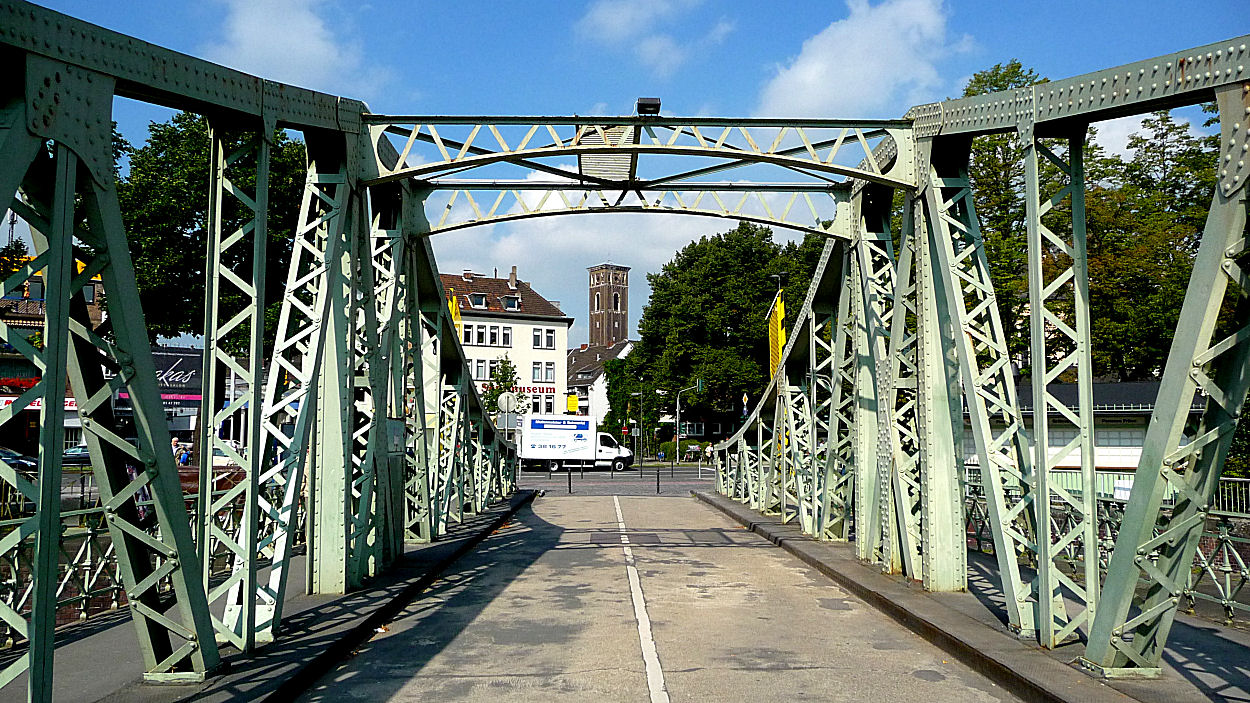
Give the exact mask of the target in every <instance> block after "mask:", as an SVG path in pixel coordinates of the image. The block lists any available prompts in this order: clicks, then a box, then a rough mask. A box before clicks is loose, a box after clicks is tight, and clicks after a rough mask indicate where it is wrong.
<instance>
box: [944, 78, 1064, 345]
mask: <svg viewBox="0 0 1250 703" xmlns="http://www.w3.org/2000/svg"><path fill="white" fill-rule="evenodd" d="M1045 80H1046V79H1044V78H1042V77H1041V76H1039V75H1038V74H1037V73H1036V72H1035V71H1033V70H1032V69H1025V68H1024V67H1023V66H1022V65H1021V64H1020V62H1019V61H1018V60H1016V59H1012V60H1011V61H1008V62H1007V63H1005V64H1002V63H1000V64H995V65H994V66H993V67H992V68H990V69H988V70H985V71H981V72H979V73H976V74H973V76H972V78H971V79H969V81H968V85H967V86H966V87H965V88H964V92H963V96H964V97H969V96H973V95H983V94H985V93H993V92H996V91H1000V90H1011V89H1013V88H1023V87H1025V86H1030V85H1034V84H1036V83H1042V82H1045ZM968 175H969V178H970V179H971V181H972V194H973V200H974V203H975V205H976V208H977V214H978V216H979V217H980V221H981V235H982V236H983V237H984V240H985V256H986V258H987V259H988V261H989V265H990V278H991V280H992V281H993V282H994V293H995V296H996V297H997V301H998V313H999V318H1000V319H1001V320H1002V322H1003V332H1004V333H1005V334H1006V337H1007V350H1008V353H1009V354H1010V355H1011V357H1012V358H1013V359H1017V360H1021V359H1023V358H1024V356H1025V355H1026V354H1027V353H1028V349H1029V331H1028V323H1027V320H1026V319H1025V318H1026V315H1027V311H1028V303H1029V286H1028V277H1027V275H1028V263H1029V258H1028V246H1027V244H1028V239H1027V237H1026V235H1025V231H1024V214H1025V206H1024V148H1023V147H1022V145H1021V144H1020V140H1019V139H1018V138H1017V136H1016V134H1015V133H1014V132H1007V133H1003V134H990V135H985V136H980V137H977V138H976V139H974V140H973V141H972V150H971V154H970V156H969V174H968Z"/></svg>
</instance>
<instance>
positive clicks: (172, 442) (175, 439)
mask: <svg viewBox="0 0 1250 703" xmlns="http://www.w3.org/2000/svg"><path fill="white" fill-rule="evenodd" d="M169 448H170V449H171V450H172V451H173V453H174V456H175V457H177V456H178V450H179V449H181V448H182V447H179V446H178V435H174V436H173V437H172V438H171V439H170V440H169Z"/></svg>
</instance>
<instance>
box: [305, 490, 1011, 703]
mask: <svg viewBox="0 0 1250 703" xmlns="http://www.w3.org/2000/svg"><path fill="white" fill-rule="evenodd" d="M665 473H667V472H665ZM564 478H565V477H564V476H563V475H561V476H557V477H552V478H551V479H550V481H551V483H552V484H553V489H552V490H550V491H549V492H548V493H547V494H546V496H544V497H540V498H538V499H537V500H536V501H535V502H534V504H533V506H532V508H528V509H523V510H522V511H521V512H520V513H518V514H517V516H516V517H515V518H514V519H513V521H512V522H510V523H509V524H508V525H506V526H505V527H504V528H503V529H500V530H499V531H498V532H496V533H495V534H493V535H491V536H490V537H489V538H487V539H486V540H485V541H484V542H483V543H482V544H481V545H479V547H478V548H477V549H476V550H475V551H473V552H472V553H470V554H468V555H466V556H465V557H464V558H462V559H461V560H460V561H459V562H457V563H456V564H455V565H454V566H453V567H452V568H451V569H450V570H449V571H448V573H447V574H446V575H445V577H444V578H442V579H440V580H439V581H438V582H436V584H435V585H434V587H433V588H432V589H431V590H430V591H429V592H427V593H426V594H425V595H424V596H423V597H422V598H420V599H419V600H417V601H416V602H414V603H413V604H412V605H411V606H409V607H408V608H407V609H406V610H405V611H404V612H403V613H402V614H401V615H400V616H399V617H398V618H397V619H396V620H395V621H394V622H392V623H391V624H390V625H389V626H388V627H387V628H386V629H385V631H382V632H379V633H378V634H377V636H376V637H375V638H374V639H373V640H371V641H370V642H369V643H368V644H367V645H365V646H364V647H362V648H361V649H360V650H359V652H358V653H357V654H356V656H354V657H353V658H351V659H349V660H347V661H346V662H344V663H342V664H341V665H340V666H338V667H337V668H335V669H333V670H331V671H328V672H327V674H326V675H325V677H324V678H323V679H322V680H321V681H320V682H319V683H318V685H316V686H315V687H314V688H313V689H312V690H311V691H309V692H307V693H306V694H305V695H304V697H303V699H302V700H305V701H355V700H359V701H382V700H397V701H489V702H491V703H498V702H499V701H509V702H511V701H543V702H544V703H545V702H548V701H579V702H583V701H592V702H595V703H607V702H610V701H644V702H645V701H650V702H651V703H660V702H663V701H770V702H771V701H779V700H805V701H874V700H875V701H890V700H917V701H952V702H957V703H978V702H982V701H1001V700H1015V699H1014V698H1012V697H1011V696H1010V694H1008V693H1007V692H1005V691H1003V690H1002V689H1000V688H998V687H996V686H995V685H994V684H993V683H991V682H989V681H988V680H986V679H984V678H983V677H981V676H980V675H978V674H976V673H974V672H973V671H971V670H970V669H968V668H967V667H965V666H964V665H962V664H960V663H958V662H956V661H954V660H952V659H950V658H949V657H948V656H947V655H946V654H945V653H944V652H942V651H941V650H940V649H938V648H937V647H934V646H933V645H931V644H929V643H928V642H926V641H924V640H923V639H921V638H920V637H918V636H917V635H915V634H913V633H911V632H910V631H908V630H907V629H905V628H903V627H902V626H900V625H898V624H897V623H895V622H894V621H892V620H890V619H889V618H887V617H885V616H884V615H881V614H880V613H878V612H877V611H876V610H874V609H873V608H872V607H870V606H868V605H866V604H864V603H863V602H861V601H859V600H858V599H856V598H854V597H853V596H851V595H849V594H848V593H846V592H845V591H843V590H842V589H840V588H839V587H838V586H837V585H835V584H834V583H833V582H832V581H830V580H828V579H827V578H825V577H824V576H822V575H821V574H820V573H818V572H816V571H815V570H813V569H810V568H808V567H807V566H805V565H803V564H802V563H801V562H799V561H798V560H796V559H794V558H793V557H792V556H790V555H789V554H787V553H786V552H783V551H782V550H780V549H778V548H777V547H775V546H773V545H772V544H771V543H769V542H767V541H766V540H764V539H762V538H760V537H758V536H757V535H755V534H753V533H750V532H747V531H745V530H743V529H741V528H739V527H737V526H736V525H733V524H731V523H730V522H729V521H728V519H727V518H725V517H724V516H722V515H721V514H719V513H717V512H715V511H714V510H713V509H712V508H710V507H708V506H705V505H702V504H700V503H698V502H696V501H695V500H694V499H692V498H690V497H664V496H661V497H655V496H654V494H652V495H651V496H645V497H644V496H642V495H639V496H630V495H621V496H620V497H617V496H615V495H592V494H591V491H592V490H593V491H600V490H606V489H604V488H603V485H605V484H608V482H613V481H615V482H616V483H614V484H613V485H615V486H617V487H618V489H620V490H621V491H632V490H634V489H635V488H637V489H641V488H642V487H643V483H644V482H643V480H642V479H640V478H637V477H635V478H633V479H632V480H630V479H628V478H627V479H626V480H620V479H622V478H623V477H622V476H620V475H618V476H615V477H608V476H606V475H605V476H594V477H593V478H592V477H591V476H590V475H588V476H587V477H586V479H585V480H581V478H580V477H578V476H575V477H574V479H575V481H580V482H578V483H575V484H574V490H575V492H574V494H573V495H571V496H570V495H566V494H561V493H558V492H556V491H555V490H554V485H555V484H556V483H557V479H560V483H559V485H560V487H561V488H563V487H564V486H565V485H566V484H565V482H564V481H563V479H564ZM644 478H647V479H649V480H650V481H652V483H651V485H650V489H651V490H652V491H654V479H655V477H654V474H651V475H649V476H648V475H647V474H646V473H645V472H644ZM666 478H667V476H666V475H663V476H661V486H662V487H663V486H665V485H666V484H665V483H664V480H665V479H666ZM531 479H533V480H531ZM547 480H548V479H547V477H546V476H542V475H539V476H526V478H525V481H524V483H525V484H526V485H533V482H534V481H538V482H546V481H547ZM698 481H699V479H698V478H697V475H696V476H694V477H689V476H685V475H683V477H682V479H681V481H677V480H676V479H674V480H673V484H672V485H683V484H684V483H692V482H698ZM706 482H707V479H704V483H703V484H699V485H707V484H706Z"/></svg>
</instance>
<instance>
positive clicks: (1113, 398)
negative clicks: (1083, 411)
mask: <svg viewBox="0 0 1250 703" xmlns="http://www.w3.org/2000/svg"><path fill="white" fill-rule="evenodd" d="M1048 390H1049V391H1050V393H1051V395H1053V396H1055V398H1057V399H1058V400H1059V401H1060V402H1063V403H1065V404H1066V405H1068V406H1069V407H1071V406H1073V405H1074V404H1075V403H1076V402H1077V386H1076V384H1075V383H1052V384H1050V386H1048ZM1093 390H1094V407H1093V408H1092V409H1093V411H1094V412H1142V413H1149V412H1150V411H1152V410H1154V407H1155V398H1156V397H1157V396H1158V395H1159V382H1158V381H1125V382H1122V383H1095V384H1094V388H1093ZM1016 398H1017V399H1018V400H1019V402H1020V410H1021V412H1024V413H1026V414H1032V412H1033V387H1032V386H1031V385H1030V384H1028V383H1024V384H1020V385H1017V386H1016ZM1203 403H1204V401H1203V399H1202V397H1201V396H1199V395H1198V394H1196V393H1195V394H1194V401H1193V403H1192V404H1191V405H1190V411H1191V412H1192V411H1201V410H1202V408H1203Z"/></svg>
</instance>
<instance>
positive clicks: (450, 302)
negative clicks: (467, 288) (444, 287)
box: [447, 288, 464, 337]
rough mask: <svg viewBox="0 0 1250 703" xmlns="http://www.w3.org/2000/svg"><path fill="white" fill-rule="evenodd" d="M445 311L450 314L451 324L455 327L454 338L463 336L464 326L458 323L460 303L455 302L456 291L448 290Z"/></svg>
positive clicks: (453, 289)
mask: <svg viewBox="0 0 1250 703" xmlns="http://www.w3.org/2000/svg"><path fill="white" fill-rule="evenodd" d="M448 290H449V293H448V295H447V309H448V310H449V311H450V312H451V322H452V324H454V325H455V326H456V336H457V337H462V336H464V326H463V325H462V324H461V323H460V303H458V302H456V289H455V288H450V289H448Z"/></svg>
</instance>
